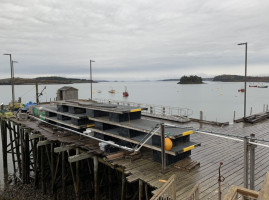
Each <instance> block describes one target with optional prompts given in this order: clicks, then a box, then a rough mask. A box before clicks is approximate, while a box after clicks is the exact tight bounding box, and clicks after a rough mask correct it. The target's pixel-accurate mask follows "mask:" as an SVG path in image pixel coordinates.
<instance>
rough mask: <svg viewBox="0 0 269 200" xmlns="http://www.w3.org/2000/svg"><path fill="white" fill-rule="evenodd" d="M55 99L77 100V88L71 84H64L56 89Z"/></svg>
mask: <svg viewBox="0 0 269 200" xmlns="http://www.w3.org/2000/svg"><path fill="white" fill-rule="evenodd" d="M56 99H57V101H61V100H71V99H72V100H77V99H78V89H77V88H74V87H71V86H64V87H62V88H60V89H58V90H57V98H56Z"/></svg>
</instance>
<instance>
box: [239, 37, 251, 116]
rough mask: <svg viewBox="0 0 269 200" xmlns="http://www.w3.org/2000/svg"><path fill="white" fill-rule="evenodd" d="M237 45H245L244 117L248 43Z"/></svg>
mask: <svg viewBox="0 0 269 200" xmlns="http://www.w3.org/2000/svg"><path fill="white" fill-rule="evenodd" d="M237 45H245V46H246V49H245V94H244V117H246V101H247V51H248V43H247V42H245V43H239V44H237Z"/></svg>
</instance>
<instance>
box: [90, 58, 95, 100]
mask: <svg viewBox="0 0 269 200" xmlns="http://www.w3.org/2000/svg"><path fill="white" fill-rule="evenodd" d="M92 62H95V61H94V60H90V79H91V100H92Z"/></svg>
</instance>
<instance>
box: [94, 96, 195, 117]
mask: <svg viewBox="0 0 269 200" xmlns="http://www.w3.org/2000/svg"><path fill="white" fill-rule="evenodd" d="M94 100H95V101H97V102H99V103H108V104H117V105H128V106H134V107H143V108H146V109H147V110H143V112H146V113H149V114H158V115H166V116H179V117H189V116H190V115H192V114H193V110H191V109H189V108H179V107H171V106H163V105H154V104H142V103H135V102H127V101H116V100H108V99H94Z"/></svg>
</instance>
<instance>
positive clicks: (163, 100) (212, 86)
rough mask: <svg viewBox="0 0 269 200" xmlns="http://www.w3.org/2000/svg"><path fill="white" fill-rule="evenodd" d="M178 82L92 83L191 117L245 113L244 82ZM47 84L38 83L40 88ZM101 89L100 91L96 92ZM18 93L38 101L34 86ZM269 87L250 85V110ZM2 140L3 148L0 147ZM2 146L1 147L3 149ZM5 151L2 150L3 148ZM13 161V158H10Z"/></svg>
mask: <svg viewBox="0 0 269 200" xmlns="http://www.w3.org/2000/svg"><path fill="white" fill-rule="evenodd" d="M176 83H177V82H161V81H154V82H111V83H96V84H93V91H94V94H93V98H98V99H111V100H120V101H130V102H137V103H146V104H156V105H165V106H173V107H182V108H190V109H192V110H193V115H192V116H191V117H195V118H198V117H199V111H200V110H203V112H204V118H205V119H207V120H213V121H216V120H217V121H220V122H226V121H229V122H231V121H232V120H233V113H234V111H236V118H239V117H242V115H243V101H244V93H239V92H238V89H240V88H243V83H222V82H206V84H201V85H178V84H176ZM62 86H66V85H47V86H46V89H45V90H44V92H43V96H42V97H40V101H42V102H44V101H50V99H51V100H53V99H54V98H55V97H56V91H57V89H59V88H60V87H62ZM70 86H73V87H75V88H77V89H79V98H81V99H88V98H90V84H72V85H70ZM125 86H127V89H128V92H129V95H130V96H129V97H127V98H124V97H122V92H123V91H124V87H125ZM43 88H44V85H40V86H39V91H41V90H42V89H43ZM112 88H113V89H115V90H116V93H115V94H110V93H108V91H109V90H110V89H112ZM98 90H101V91H102V92H101V93H97V91H98ZM0 94H1V95H0V103H2V102H3V103H4V104H8V102H9V101H10V100H11V86H0ZM15 94H16V95H15V96H16V99H17V98H18V97H22V101H23V103H27V102H28V101H35V86H33V85H18V86H15ZM268 99H269V89H267V88H266V89H261V88H249V87H248V88H247V114H249V112H250V108H251V107H252V110H253V113H257V112H261V111H263V105H264V104H269V102H268ZM1 148H2V147H1V142H0V149H1ZM1 150H2V149H1ZM1 152H2V151H1ZM9 162H10V163H11V159H9ZM2 173H3V167H2V155H1V154H0V185H1V183H2V182H3V174H2Z"/></svg>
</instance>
